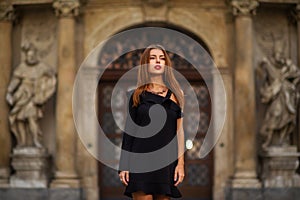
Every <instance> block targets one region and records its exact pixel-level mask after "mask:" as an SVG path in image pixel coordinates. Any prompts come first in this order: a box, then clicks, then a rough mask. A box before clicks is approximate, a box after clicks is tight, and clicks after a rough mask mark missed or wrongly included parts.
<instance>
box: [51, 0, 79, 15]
mask: <svg viewBox="0 0 300 200" xmlns="http://www.w3.org/2000/svg"><path fill="white" fill-rule="evenodd" d="M79 7H80V3H79V1H76V0H56V1H54V3H53V8H54V9H55V14H56V16H59V17H75V16H78V14H79Z"/></svg>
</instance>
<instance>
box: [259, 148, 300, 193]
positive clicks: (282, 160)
mask: <svg viewBox="0 0 300 200" xmlns="http://www.w3.org/2000/svg"><path fill="white" fill-rule="evenodd" d="M260 156H261V157H262V179H263V185H264V187H265V188H273V187H277V188H291V187H300V177H299V175H298V174H296V169H298V167H299V157H300V153H298V152H297V147H296V146H285V147H270V148H268V149H267V150H265V151H263V152H261V153H260Z"/></svg>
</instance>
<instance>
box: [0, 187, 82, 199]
mask: <svg viewBox="0 0 300 200" xmlns="http://www.w3.org/2000/svg"><path fill="white" fill-rule="evenodd" d="M0 197H1V199H13V200H23V199H30V200H41V199H43V200H83V199H85V198H84V194H83V191H82V189H74V188H64V189H60V188H56V189H53V188H51V189H47V188H44V189H43V188H39V189H33V188H31V189H24V188H0Z"/></svg>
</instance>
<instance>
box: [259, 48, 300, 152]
mask: <svg viewBox="0 0 300 200" xmlns="http://www.w3.org/2000/svg"><path fill="white" fill-rule="evenodd" d="M259 69H260V70H261V71H262V72H264V73H263V74H264V78H263V85H262V87H261V89H260V94H261V102H262V103H264V104H267V109H266V113H265V116H264V120H263V123H262V127H261V129H260V133H261V134H262V136H263V137H264V143H263V146H262V147H263V149H267V148H268V147H269V146H285V145H287V146H288V145H291V140H290V134H291V133H292V132H293V131H294V129H295V125H296V116H297V113H296V110H297V106H298V103H299V91H298V88H297V87H298V83H299V80H300V71H299V69H298V68H297V67H296V66H295V65H294V64H293V63H292V61H291V60H290V59H287V58H285V57H284V56H283V50H282V46H279V45H275V48H274V53H273V56H272V57H271V58H269V59H268V58H266V57H265V58H263V60H262V62H261V65H260V66H259Z"/></svg>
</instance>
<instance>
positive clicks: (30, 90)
mask: <svg viewBox="0 0 300 200" xmlns="http://www.w3.org/2000/svg"><path fill="white" fill-rule="evenodd" d="M22 51H23V52H24V53H25V61H24V62H21V64H20V65H19V66H18V67H17V68H16V69H15V70H14V72H13V76H12V79H11V81H10V84H9V86H8V89H7V96H6V100H7V102H8V103H9V104H10V105H11V106H12V109H11V111H10V114H9V123H10V128H11V131H12V133H13V134H14V136H15V138H16V142H17V147H26V146H35V147H39V148H41V147H42V144H41V135H42V132H41V129H40V127H39V125H38V119H39V118H41V117H42V116H43V113H42V105H43V104H44V103H45V102H46V101H47V100H48V99H49V98H50V97H51V96H52V95H53V93H54V91H55V86H56V76H55V73H54V71H53V70H52V69H51V68H50V67H48V66H46V65H45V64H44V63H42V62H39V59H38V57H37V49H36V48H35V47H34V46H33V45H32V44H30V43H26V44H24V45H22Z"/></svg>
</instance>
